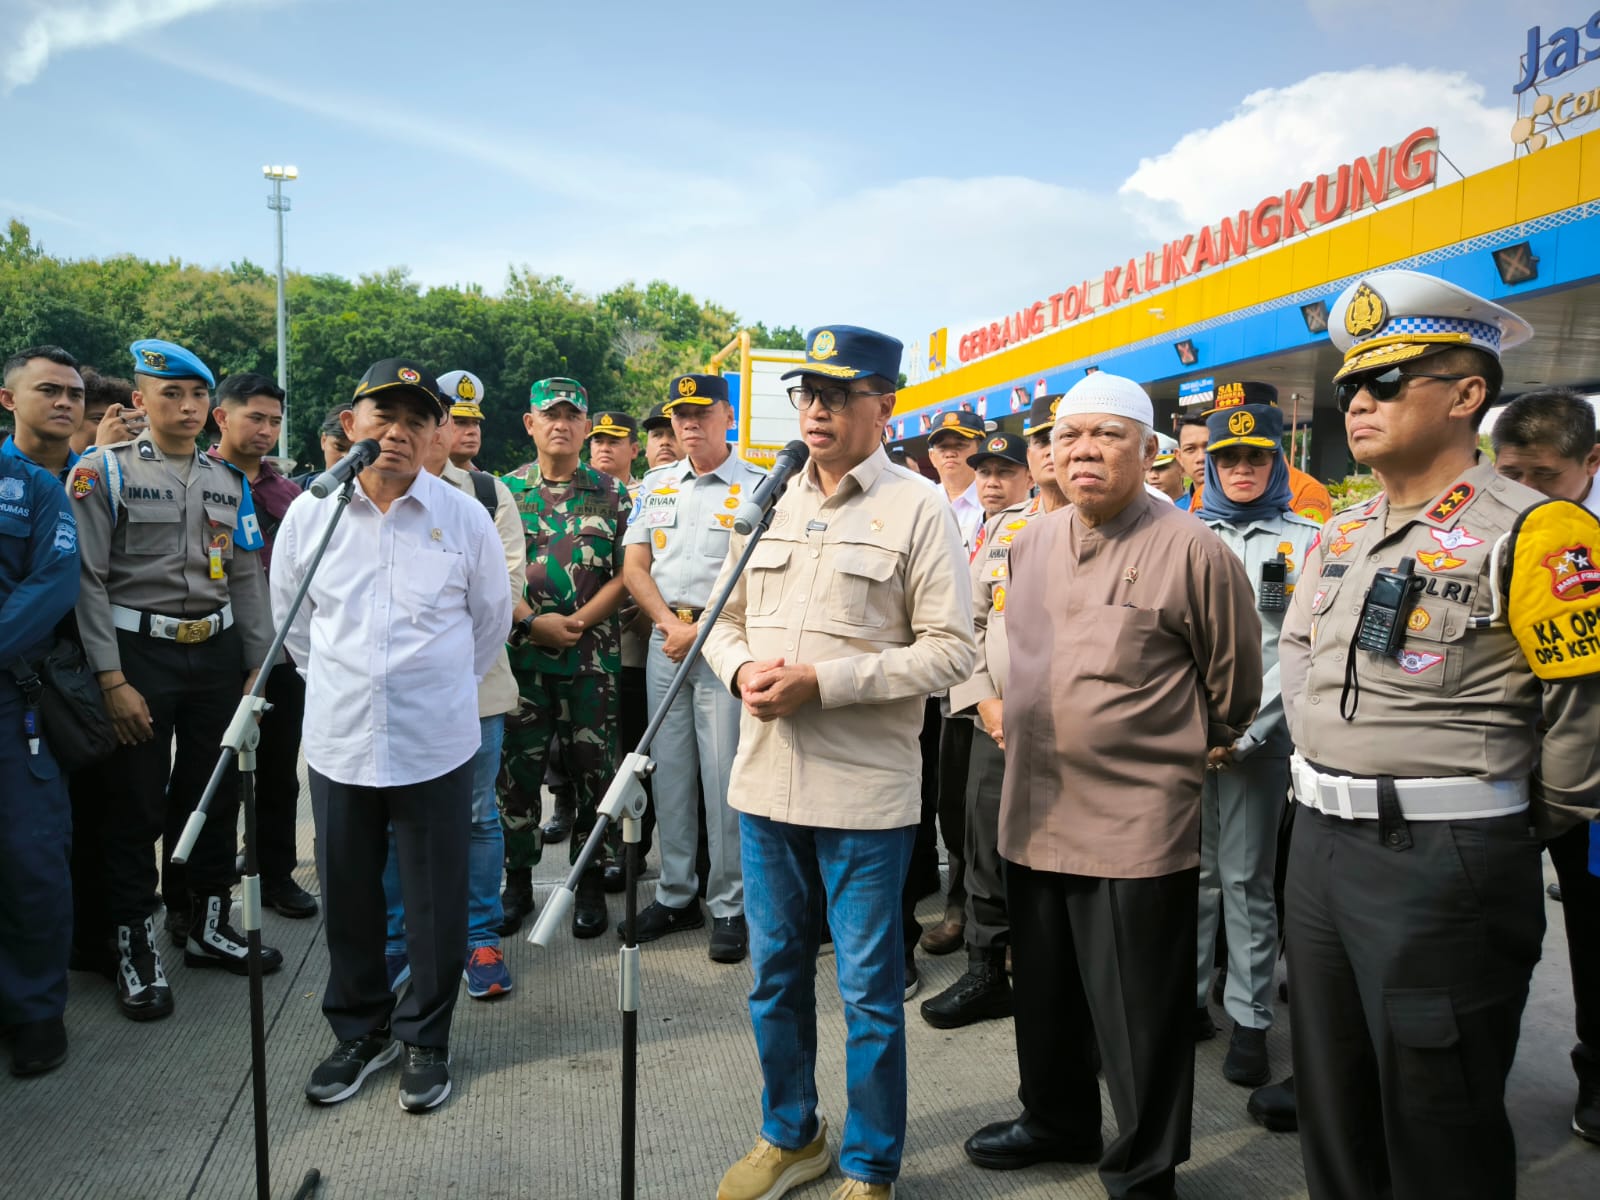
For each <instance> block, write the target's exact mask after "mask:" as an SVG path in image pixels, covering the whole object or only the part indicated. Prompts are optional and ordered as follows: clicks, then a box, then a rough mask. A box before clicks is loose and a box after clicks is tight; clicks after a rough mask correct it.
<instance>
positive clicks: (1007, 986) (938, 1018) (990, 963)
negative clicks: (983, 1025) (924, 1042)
mask: <svg viewBox="0 0 1600 1200" xmlns="http://www.w3.org/2000/svg"><path fill="white" fill-rule="evenodd" d="M1010 1015H1011V981H1010V980H1009V979H1007V978H1006V969H1005V952H1004V951H1001V952H999V953H998V954H996V953H993V952H985V951H982V950H973V951H971V952H969V954H968V956H967V973H966V974H965V975H963V976H962V977H961V978H960V979H958V980H956V981H955V982H954V983H952V984H951V985H950V986H949V987H947V988H945V990H944V991H942V992H940V993H939V994H938V995H937V996H935V997H933V998H932V999H931V1000H924V1001H923V1002H922V1019H923V1020H924V1021H926V1022H927V1023H928V1024H929V1025H932V1026H933V1027H934V1028H935V1029H960V1028H961V1027H962V1026H963V1025H971V1024H973V1023H975V1022H977V1021H988V1020H993V1019H995V1018H999V1017H1009V1016H1010Z"/></svg>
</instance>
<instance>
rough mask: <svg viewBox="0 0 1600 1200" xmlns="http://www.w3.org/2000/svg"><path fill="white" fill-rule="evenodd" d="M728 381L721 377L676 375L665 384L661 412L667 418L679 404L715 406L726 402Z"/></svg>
mask: <svg viewBox="0 0 1600 1200" xmlns="http://www.w3.org/2000/svg"><path fill="white" fill-rule="evenodd" d="M727 398H728V381H727V380H726V379H724V378H723V377H722V376H721V375H677V376H674V377H673V380H672V382H671V383H669V384H667V398H666V401H665V402H664V403H663V404H662V406H661V407H662V411H663V412H665V413H667V414H668V415H669V416H670V415H671V413H672V410H673V409H674V408H676V407H677V406H678V405H680V404H701V405H704V404H715V403H716V402H717V401H718V400H727Z"/></svg>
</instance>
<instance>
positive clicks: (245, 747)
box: [172, 475, 356, 1200]
mask: <svg viewBox="0 0 1600 1200" xmlns="http://www.w3.org/2000/svg"><path fill="white" fill-rule="evenodd" d="M355 486H356V482H355V476H353V475H352V476H351V477H350V478H349V479H347V480H346V481H345V482H344V484H343V485H342V486H341V487H340V489H339V496H338V500H337V502H336V504H335V505H334V510H333V516H331V517H330V518H328V525H327V528H326V529H324V530H323V531H322V540H321V541H319V542H318V543H317V549H316V552H315V553H314V554H313V555H312V556H311V564H310V566H308V567H307V568H306V574H305V578H304V579H302V580H301V581H300V587H299V589H298V590H297V591H296V592H295V594H294V600H293V602H292V603H291V604H290V605H289V611H288V612H287V613H285V614H284V618H283V623H282V624H281V625H279V626H278V629H277V632H276V633H275V634H274V635H273V638H272V648H271V649H270V650H268V651H267V657H266V661H265V662H263V663H262V664H261V669H260V670H259V671H257V672H256V681H255V683H254V684H253V685H252V686H251V688H250V691H249V694H247V695H246V696H245V697H244V698H243V699H242V700H240V701H239V707H238V708H237V709H235V710H234V713H233V720H232V721H230V722H229V723H228V728H227V731H226V732H225V733H224V734H223V735H222V753H221V754H220V755H218V756H217V765H216V767H215V768H213V769H212V772H211V778H210V780H209V781H208V782H207V783H206V790H205V792H204V793H203V794H202V795H201V797H200V803H198V804H197V805H195V809H194V811H193V812H192V813H190V814H189V819H188V821H186V822H185V823H184V826H183V836H182V837H180V838H179V839H178V845H177V848H176V849H175V850H173V852H172V861H173V862H175V863H186V862H188V861H189V855H190V853H191V852H192V851H193V850H194V844H195V841H196V840H197V839H198V838H199V836H200V830H201V829H203V828H204V827H205V823H206V817H207V815H208V814H209V812H210V810H211V802H212V800H214V799H215V798H216V795H217V791H218V789H219V788H220V787H221V786H222V780H223V777H224V776H225V775H226V774H227V772H228V767H229V765H230V764H231V763H232V761H233V760H234V759H235V758H237V759H238V761H239V801H240V806H241V807H242V808H243V809H244V856H243V857H244V871H243V873H242V878H241V879H240V881H239V882H240V898H241V900H242V902H243V924H244V933H245V943H246V945H247V947H248V949H247V951H246V955H245V961H246V962H247V963H248V964H249V967H250V1083H251V1106H252V1108H253V1110H254V1113H255V1150H256V1200H271V1198H272V1179H271V1167H270V1164H269V1161H268V1140H267V1031H266V1001H265V998H264V995H263V991H262V982H261V980H262V976H261V870H260V865H259V863H258V861H257V858H256V774H255V773H256V748H257V746H259V745H260V743H261V727H260V718H261V715H262V714H264V713H265V712H266V711H267V710H268V709H270V708H271V707H272V706H271V705H270V704H268V703H267V700H266V697H265V695H264V693H265V691H266V688H267V677H268V676H269V675H270V674H271V673H272V667H273V664H274V663H276V662H277V660H278V655H279V654H280V653H281V652H282V650H283V643H284V641H285V640H286V639H287V638H288V636H289V626H290V625H292V624H293V623H294V618H295V614H296V613H298V612H299V611H300V605H301V604H302V603H303V602H304V601H305V598H306V593H307V592H309V591H310V590H311V581H312V579H313V578H314V577H315V576H316V573H317V568H318V567H319V566H321V565H322V556H323V554H325V553H326V552H327V549H328V543H329V542H330V541H332V540H333V531H334V530H335V529H336V528H338V525H339V518H341V517H343V516H344V512H345V509H346V508H347V507H348V506H349V504H350V498H351V497H352V496H353V495H354V494H355ZM256 553H258V552H256ZM321 1181H322V1173H321V1172H320V1171H318V1170H317V1169H316V1168H315V1167H313V1168H311V1169H310V1170H309V1171H307V1172H306V1174H305V1178H304V1179H302V1180H301V1181H300V1186H299V1188H298V1189H296V1191H295V1193H294V1200H305V1197H307V1196H310V1195H311V1193H312V1192H314V1191H315V1190H316V1188H317V1185H318V1184H319V1183H320V1182H321Z"/></svg>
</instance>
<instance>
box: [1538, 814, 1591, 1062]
mask: <svg viewBox="0 0 1600 1200" xmlns="http://www.w3.org/2000/svg"><path fill="white" fill-rule="evenodd" d="M1544 848H1545V849H1546V850H1548V851H1549V852H1550V861H1551V862H1552V863H1553V864H1554V865H1555V868H1556V878H1557V879H1559V880H1560V881H1561V919H1562V920H1563V921H1565V922H1566V926H1567V957H1568V959H1569V960H1570V961H1571V963H1572V1002H1573V1006H1574V1007H1575V1008H1576V1009H1577V1025H1578V1040H1579V1041H1580V1042H1582V1043H1583V1044H1584V1045H1585V1046H1587V1047H1589V1049H1590V1050H1591V1051H1592V1052H1593V1053H1594V1055H1596V1056H1600V876H1596V875H1591V874H1589V825H1588V823H1587V822H1585V823H1584V824H1582V825H1578V826H1576V827H1575V828H1573V829H1569V830H1567V832H1566V833H1564V834H1562V835H1561V836H1560V837H1558V838H1552V839H1551V840H1550V841H1548V842H1546V843H1545V845H1544Z"/></svg>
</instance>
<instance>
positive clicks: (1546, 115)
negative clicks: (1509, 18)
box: [1511, 12, 1600, 151]
mask: <svg viewBox="0 0 1600 1200" xmlns="http://www.w3.org/2000/svg"><path fill="white" fill-rule="evenodd" d="M1596 59H1600V12H1596V13H1595V14H1594V15H1592V16H1591V17H1590V18H1589V19H1588V20H1587V21H1586V22H1584V24H1582V25H1581V26H1580V25H1563V26H1562V27H1561V28H1559V29H1555V30H1552V31H1551V33H1550V36H1549V37H1548V38H1546V37H1544V32H1543V30H1542V29H1541V28H1540V27H1539V26H1538V25H1534V26H1532V27H1530V28H1529V30H1528V38H1527V45H1526V47H1525V48H1524V49H1523V52H1522V61H1521V69H1520V71H1519V72H1518V74H1517V82H1516V83H1515V84H1514V85H1513V86H1512V88H1511V94H1512V95H1513V96H1516V97H1517V114H1518V115H1517V120H1516V123H1515V124H1514V125H1512V127H1511V142H1512V144H1513V145H1514V146H1520V147H1522V148H1523V149H1525V150H1528V151H1533V150H1540V149H1543V148H1544V146H1545V145H1546V144H1547V143H1548V141H1549V138H1550V134H1551V133H1552V132H1553V131H1555V130H1558V129H1560V128H1561V127H1562V126H1563V125H1566V124H1568V123H1570V122H1572V121H1576V120H1579V119H1582V118H1586V117H1592V116H1594V115H1595V114H1596V113H1600V87H1595V88H1592V89H1587V90H1574V91H1570V92H1567V93H1565V94H1563V95H1556V94H1555V93H1554V91H1553V90H1552V91H1551V92H1549V93H1545V94H1539V88H1540V85H1549V84H1551V83H1553V82H1554V81H1555V80H1557V79H1561V78H1562V77H1563V76H1566V75H1569V74H1571V73H1572V72H1573V71H1576V70H1578V69H1579V68H1580V67H1584V66H1587V65H1588V64H1589V63H1592V62H1594V61H1595V60H1596ZM1530 90H1531V91H1533V92H1534V93H1535V95H1533V96H1531V97H1527V93H1528V92H1529V91H1530ZM1524 97H1527V98H1528V99H1529V100H1531V103H1530V104H1529V105H1528V108H1527V111H1526V113H1525V114H1524V111H1523V101H1524Z"/></svg>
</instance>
